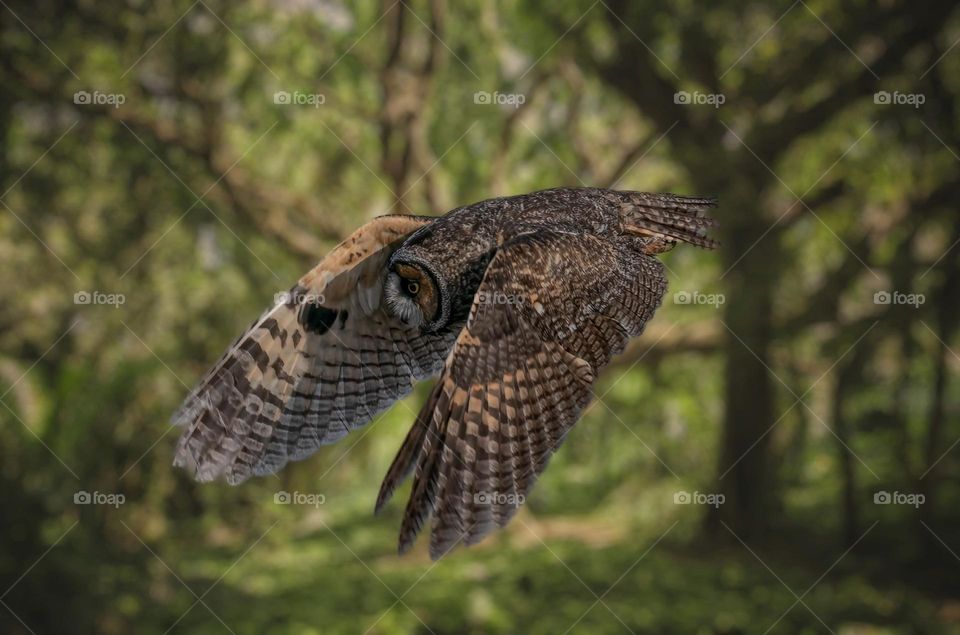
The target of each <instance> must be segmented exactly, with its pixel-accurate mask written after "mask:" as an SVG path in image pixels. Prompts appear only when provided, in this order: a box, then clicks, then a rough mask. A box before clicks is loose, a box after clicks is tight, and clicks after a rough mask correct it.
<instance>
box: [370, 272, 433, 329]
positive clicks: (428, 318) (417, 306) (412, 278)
mask: <svg viewBox="0 0 960 635" xmlns="http://www.w3.org/2000/svg"><path fill="white" fill-rule="evenodd" d="M444 296H445V294H444V289H443V286H442V284H438V278H437V277H436V276H435V275H434V272H433V271H431V270H430V268H429V267H428V266H427V265H426V264H425V263H421V262H405V261H403V260H397V261H395V262H393V263H391V264H390V267H389V270H388V272H387V281H386V284H385V285H384V288H383V297H384V300H385V302H386V305H387V310H388V311H390V313H392V314H394V315H396V316H397V317H398V318H400V319H401V320H402V321H403V322H404V323H405V324H409V325H411V326H417V327H420V328H421V329H423V330H425V331H432V330H434V329H436V328H438V327H439V326H441V325H442V324H443V323H444V321H445V320H446V318H447V315H446V314H447V313H448V312H449V310H448V306H449V304H448V303H447V301H446V298H445V297H444Z"/></svg>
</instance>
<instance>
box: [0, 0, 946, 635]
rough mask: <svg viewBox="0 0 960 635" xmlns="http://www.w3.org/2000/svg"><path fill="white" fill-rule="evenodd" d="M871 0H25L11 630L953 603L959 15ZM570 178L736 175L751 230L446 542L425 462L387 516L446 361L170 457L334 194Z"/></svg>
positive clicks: (6, 206) (870, 616)
mask: <svg viewBox="0 0 960 635" xmlns="http://www.w3.org/2000/svg"><path fill="white" fill-rule="evenodd" d="M881 4H882V6H881V7H874V6H873V3H863V2H854V3H837V2H829V1H824V2H807V3H800V4H795V5H792V6H791V5H790V4H789V3H779V4H776V5H771V4H769V3H768V4H763V3H753V2H748V3H739V2H726V1H724V2H715V3H708V4H704V3H693V2H679V3H669V4H667V3H653V2H639V3H627V2H615V1H610V2H600V3H595V4H591V3H590V2H576V3H552V4H551V3H522V2H499V3H485V2H465V3H445V2H439V1H438V2H429V3H428V2H411V3H409V4H408V3H403V4H399V3H398V4H392V5H391V3H389V2H388V3H383V4H381V3H374V2H360V3H357V4H356V5H353V4H347V3H339V2H328V1H322V2H306V1H305V2H299V1H298V2H292V1H291V2H287V1H284V2H262V1H253V2H238V3H226V2H223V3H221V2H207V1H206V0H204V1H203V2H199V3H196V4H191V3H190V2H188V1H185V0H183V1H182V0H173V1H167V2H160V3H142V2H139V1H137V0H130V1H129V2H126V3H120V4H116V3H100V4H96V3H91V2H80V3H74V4H71V5H69V6H67V5H61V4H58V3H52V2H47V1H46V0H41V1H38V2H34V3H32V4H30V5H29V6H24V7H13V6H12V5H11V7H6V5H4V8H3V9H0V77H2V81H3V86H4V90H3V91H2V92H0V192H2V194H0V203H2V205H0V230H2V231H0V288H2V290H3V292H4V298H5V302H3V303H0V326H2V327H3V328H0V402H2V407H0V421H2V426H0V445H2V447H3V448H4V450H5V451H4V457H3V461H2V463H0V509H2V510H3V512H2V516H3V521H0V539H2V542H3V545H4V547H5V548H4V549H3V551H2V552H0V579H2V580H3V581H4V585H3V587H2V588H0V593H2V595H0V600H2V603H3V605H4V607H6V608H4V607H0V612H2V613H0V625H2V630H3V632H12V633H21V632H23V633H26V632H35V633H45V632H77V633H85V632H98V633H127V632H147V633H152V632H160V633H162V632H174V631H182V632H197V633H219V632H223V631H229V632H234V633H237V634H240V633H263V632H270V633H324V634H326V633H355V632H371V633H424V632H431V633H436V634H438V635H439V634H441V633H564V632H568V629H570V630H569V632H590V633H607V632H610V633H615V632H622V631H624V630H627V631H632V632H637V633H641V632H643V633H704V634H707V633H731V634H732V633H748V632H750V633H752V632H760V633H762V632H765V630H766V629H767V628H768V627H771V630H770V631H769V632H784V633H814V632H823V631H825V630H828V629H829V630H831V631H832V632H835V633H841V634H844V635H848V634H849V635H852V634H854V633H877V634H879V633H950V632H960V630H958V628H960V627H958V624H960V618H958V611H957V608H956V607H957V600H956V598H957V593H958V592H960V589H958V586H957V580H958V579H960V578H958V577H957V575H956V573H957V567H958V565H960V562H958V560H957V558H956V554H957V553H958V552H960V522H958V521H960V515H958V512H957V509H958V505H957V502H958V501H960V486H958V483H957V478H956V477H957V475H958V473H960V462H958V461H960V450H954V451H952V452H951V450H953V446H952V445H951V444H953V443H954V441H955V440H956V438H957V436H958V435H960V429H958V427H957V421H958V418H957V410H958V405H957V404H958V403H960V386H958V385H957V382H956V369H957V360H958V359H960V357H957V354H956V353H955V352H954V351H956V350H960V349H957V347H956V346H955V343H956V342H957V336H956V331H957V325H958V324H957V323H958V319H960V310H958V302H960V284H958V280H960V270H958V266H957V263H958V252H960V247H958V248H957V249H955V250H953V249H951V247H953V246H954V245H956V241H957V240H958V238H960V224H958V222H957V220H956V209H955V208H956V200H958V195H960V192H958V186H957V179H956V173H957V163H956V160H957V152H958V148H960V122H958V110H957V104H956V97H957V94H958V91H960V85H958V78H960V73H958V72H957V70H958V68H960V53H958V52H957V50H956V49H953V48H952V46H951V44H953V43H955V41H956V39H957V35H958V33H957V29H958V22H957V16H956V15H954V14H955V13H956V12H955V11H952V10H951V9H950V8H949V7H946V6H945V7H939V8H937V7H932V8H930V10H929V11H927V12H921V11H918V10H915V7H912V6H911V5H909V4H908V3H902V2H886V3H881ZM781 5H782V6H781ZM404 7H405V8H404ZM921 13H922V14H923V15H921ZM401 14H402V16H403V17H402V21H401V22H399V24H401V25H402V28H399V29H398V21H400V20H401V17H400V16H401ZM398 31H399V32H401V33H402V35H401V36H397V35H396V33H397V32H398ZM397 37H399V38H400V39H399V41H395V38H397ZM394 43H396V44H397V46H396V54H395V55H393V56H391V51H392V50H393V47H392V45H393V44H394ZM674 90H683V91H689V92H693V91H700V92H701V93H722V94H723V95H724V96H725V103H724V104H723V105H722V106H721V107H719V108H713V107H712V106H707V105H682V104H677V103H675V100H674V96H673V95H672V94H671V93H672V92H673V91H674ZM879 90H886V91H891V92H892V91H900V92H901V93H920V94H923V95H925V97H926V104H925V105H924V106H923V107H922V108H919V109H916V108H913V107H911V106H906V105H902V106H895V105H883V104H878V103H877V102H876V100H875V98H874V93H875V92H876V91H879ZM78 91H87V92H88V93H94V92H96V91H99V93H100V94H102V95H113V96H116V95H122V96H123V103H122V104H120V105H119V106H117V107H114V106H113V105H111V104H109V103H77V102H76V100H75V95H76V94H78ZM278 92H286V93H289V94H301V95H305V96H312V97H316V96H322V98H323V103H322V104H317V105H316V107H314V105H312V104H300V105H296V104H283V103H277V101H276V99H275V96H276V94H278ZM480 92H485V93H490V94H493V93H500V94H502V95H507V96H513V97H514V101H516V99H515V98H516V96H517V95H520V96H522V97H523V104H522V105H519V106H518V107H517V106H515V105H509V104H502V105H491V104H485V103H480V102H482V100H478V98H477V94H478V93H480ZM581 183H582V184H587V185H598V186H616V187H620V188H624V189H639V190H673V191H677V192H680V193H697V194H704V195H710V194H716V195H719V196H720V198H721V207H720V209H719V211H718V217H719V218H720V220H721V222H722V224H723V225H722V228H721V232H722V234H723V236H722V237H723V239H724V241H725V243H726V244H725V247H724V248H723V249H722V250H720V251H718V252H713V253H707V252H701V251H698V250H694V249H683V248H678V249H677V250H676V251H675V252H673V253H671V254H669V255H668V256H666V257H665V262H666V264H667V265H668V267H669V273H670V283H671V290H670V291H669V292H668V294H667V296H666V298H665V300H664V306H663V307H662V308H661V310H660V311H659V312H658V314H657V317H656V319H655V320H654V321H653V323H652V324H651V325H650V326H649V329H648V332H647V333H646V334H645V335H644V337H643V338H641V339H640V340H639V341H638V342H635V343H634V344H633V345H632V346H631V347H630V348H629V349H628V350H627V351H626V352H625V354H624V356H623V357H621V358H619V359H618V361H617V362H616V363H615V364H614V365H613V366H612V367H611V368H610V369H608V370H607V371H606V372H605V373H604V374H603V375H602V376H601V378H600V380H599V381H598V383H597V385H596V393H597V397H598V399H597V400H595V402H594V404H593V405H592V406H591V407H590V408H589V409H588V410H587V412H586V413H585V415H584V417H583V420H582V421H581V422H580V423H579V424H578V425H577V426H576V427H575V428H574V430H573V431H572V432H571V434H570V435H569V438H568V439H567V440H566V442H565V445H564V447H563V449H562V451H560V452H559V453H558V454H557V455H556V456H555V457H554V458H553V460H552V463H551V467H550V469H549V470H548V471H547V472H546V473H545V474H544V476H543V477H542V478H541V479H540V482H539V483H538V485H537V487H536V489H535V490H534V492H533V494H532V496H531V498H530V500H529V501H528V502H527V504H526V506H525V507H524V508H523V509H522V511H521V512H520V513H519V515H518V516H517V518H516V520H515V521H514V522H513V523H512V524H511V525H510V526H509V527H508V528H507V530H505V531H503V532H501V533H499V534H496V535H494V536H492V537H490V538H488V539H487V540H485V541H484V542H483V543H482V544H481V545H478V546H476V547H474V548H471V549H469V550H458V551H456V552H454V553H452V554H450V556H448V557H447V558H445V559H444V560H442V561H441V562H440V563H438V564H432V563H430V562H429V560H428V558H427V555H426V549H425V546H424V545H423V544H418V546H417V547H416V549H415V550H414V553H413V554H412V555H409V556H405V557H399V556H397V555H395V541H396V530H397V528H398V526H399V522H400V517H401V512H402V506H403V500H404V499H405V496H406V494H407V489H406V488H404V489H403V490H402V491H401V492H399V493H398V494H397V497H396V500H394V501H393V503H392V504H391V506H390V507H389V508H388V510H387V511H386V512H385V513H384V514H383V515H382V517H377V518H375V517H373V516H372V507H373V501H374V500H375V497H376V492H377V488H378V486H379V482H380V479H381V478H382V475H383V473H384V472H385V470H386V468H387V466H388V465H389V463H390V461H391V459H392V456H393V453H394V452H395V451H396V449H397V448H398V447H399V445H400V443H401V440H402V439H403V437H404V435H405V434H406V430H407V428H408V426H409V425H410V423H411V421H412V419H413V417H414V413H416V411H417V410H418V408H419V407H420V405H421V404H422V403H423V401H424V399H425V397H426V394H427V389H428V386H421V387H419V388H418V390H417V391H416V392H415V394H414V395H413V396H411V397H410V398H408V399H406V400H404V401H403V402H401V403H400V404H397V405H396V406H394V407H393V408H392V409H391V410H390V411H388V412H386V413H384V414H382V415H381V416H380V417H379V418H378V419H377V420H376V421H374V422H373V423H372V424H370V425H369V426H368V427H367V428H366V429H364V430H362V431H358V432H355V433H354V434H352V435H350V436H349V437H348V438H347V439H345V440H344V441H343V442H341V443H340V444H338V445H335V446H331V447H327V448H324V449H322V450H321V451H320V452H318V453H317V454H316V455H315V456H313V457H311V458H310V459H308V460H305V461H303V462H301V463H297V464H295V465H291V466H289V467H288V468H287V469H286V470H284V471H283V472H282V473H281V474H280V475H278V476H277V477H275V478H262V479H257V480H254V481H252V482H249V483H246V484H244V485H243V486H242V487H239V488H231V487H229V486H227V485H225V484H210V485H204V486H199V485H197V484H195V483H193V482H192V481H191V480H190V479H189V477H188V475H186V474H184V473H182V472H179V471H174V470H173V468H172V467H171V465H170V462H171V457H172V449H173V446H174V443H175V438H176V431H175V430H172V429H170V427H169V426H168V424H167V421H168V419H169V416H170V414H171V413H172V412H173V411H174V409H175V408H176V406H177V405H178V403H179V402H180V401H181V400H182V399H183V397H184V396H185V394H186V393H187V391H188V390H189V388H190V387H191V386H192V385H193V384H194V383H195V382H196V380H197V379H198V378H199V377H200V376H201V375H202V373H203V372H204V371H205V370H206V369H207V368H208V367H209V366H210V365H211V364H212V363H213V362H214V361H215V360H216V359H217V358H218V356H219V355H220V353H221V352H222V351H223V349H224V348H225V347H226V346H227V345H228V343H229V342H230V341H231V340H232V338H233V337H234V336H235V335H236V333H238V332H239V331H240V330H241V329H243V328H244V327H245V326H246V325H247V323H248V322H249V321H250V320H252V319H253V318H254V317H255V316H256V315H258V314H259V312H260V311H261V310H262V308H263V307H265V306H266V305H268V304H269V303H270V302H271V301H272V297H273V294H274V293H276V292H279V291H282V290H285V289H287V288H288V287H289V286H290V284H291V283H292V282H293V281H294V280H296V279H297V278H298V277H299V276H300V275H301V273H302V272H303V271H305V270H306V269H307V268H308V267H310V266H312V264H313V263H314V262H316V261H317V260H318V259H319V258H320V257H321V256H322V255H323V254H324V253H325V251H326V250H328V249H329V248H330V247H331V246H333V245H334V244H335V243H336V242H337V241H338V240H339V239H340V238H342V237H343V235H344V234H345V233H346V232H347V231H349V230H350V229H351V228H353V227H356V226H358V225H360V224H361V223H363V222H365V221H366V220H368V219H370V218H371V217H373V216H375V215H377V214H381V213H385V212H388V211H392V210H406V211H414V212H416V213H433V214H438V213H442V212H444V211H446V210H447V209H450V208H453V207H455V206H457V205H460V204H464V203H468V202H472V201H476V200H480V199H484V198H488V197H490V196H496V195H505V194H511V193H519V192H524V191H530V190H534V189H539V188H543V187H552V186H556V185H561V184H566V185H578V184H581ZM798 197H802V198H803V200H804V202H803V203H799V202H797V199H798ZM84 292H86V293H100V294H104V295H106V296H112V297H113V298H114V299H116V298H118V297H122V300H123V301H122V303H119V304H118V305H117V306H114V305H110V304H98V303H82V302H81V303H77V300H76V298H75V294H77V293H84ZM877 292H899V293H903V294H923V296H924V302H923V303H920V304H917V305H916V306H911V305H904V304H897V303H892V304H889V305H885V304H882V303H881V304H877V303H876V302H875V300H874V298H875V294H876V293H877ZM675 293H688V294H702V295H704V296H713V297H716V296H717V294H720V295H721V296H722V297H723V300H722V301H720V302H715V303H713V304H703V303H697V302H693V303H685V302H683V301H681V300H678V299H677V296H675V295H674V294H675ZM951 346H953V348H952V349H951V348H950V347H951ZM745 368H746V369H747V370H748V371H752V372H744V369H745ZM768 394H769V395H770V399H769V400H766V399H765V397H764V396H765V395H768ZM798 399H802V403H798V401H797V400H798ZM742 413H747V414H746V415H743V414H742ZM281 491H285V492H301V493H305V494H309V495H313V496H322V497H323V502H322V504H318V505H316V506H310V505H279V504H276V503H275V495H276V494H277V493H278V492H281ZM881 491H889V492H901V493H905V494H916V493H922V494H923V495H924V496H925V503H924V504H923V505H921V506H920V507H911V506H909V505H875V504H874V496H875V495H876V494H877V493H878V492H881ZM78 492H89V493H95V492H96V493H100V494H105V495H122V496H123V497H124V500H123V502H122V504H119V505H118V506H111V505H108V504H102V505H82V504H75V502H74V497H75V495H76V494H77V493H78ZM683 492H686V493H704V494H708V493H709V494H717V493H723V494H724V495H726V497H727V500H726V503H724V504H723V505H722V506H721V507H720V508H719V509H713V508H710V507H707V506H704V505H680V504H676V503H675V496H676V495H677V494H678V493H683ZM422 542H423V540H421V543H422ZM848 549H850V551H849V552H848ZM834 565H835V566H834ZM821 576H822V577H821ZM808 589H809V592H808V593H807V594H805V592H807V591H808ZM598 596H599V598H600V599H599V600H598ZM797 596H800V597H801V598H802V601H800V602H799V603H798V601H797ZM4 611H5V612H4ZM774 624H775V625H776V626H775V627H773V626H772V625H774Z"/></svg>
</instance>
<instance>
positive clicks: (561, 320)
mask: <svg viewBox="0 0 960 635" xmlns="http://www.w3.org/2000/svg"><path fill="white" fill-rule="evenodd" d="M715 206H716V201H715V200H714V199H709V198H689V197H683V196H676V195H671V194H648V193H641V192H622V191H614V190H604V189H593V188H558V189H551V190H544V191H540V192H534V193H531V194H525V195H522V196H511V197H506V198H496V199H491V200H487V201H483V202H480V203H475V204H473V205H467V206H465V207H460V208H457V209H455V210H453V211H451V212H449V213H447V214H446V215H444V216H441V217H438V218H432V217H424V216H401V215H394V216H381V217H379V218H375V219H374V220H372V221H370V222H369V223H367V224H366V225H364V226H363V227H361V228H360V229H358V230H357V231H356V232H354V233H353V235H351V236H350V237H349V238H347V239H346V240H345V241H344V242H343V243H341V244H340V245H339V246H337V247H336V248H335V249H334V250H333V251H331V252H330V253H329V254H328V255H327V256H326V257H325V258H324V259H323V260H322V261H321V262H320V264H319V265H317V266H316V267H315V268H314V269H313V270H311V271H310V272H309V273H307V274H306V275H305V276H304V277H303V278H301V279H300V281H299V283H298V284H297V285H296V286H294V287H293V289H291V291H290V292H289V293H288V294H285V297H283V298H282V299H281V301H279V302H278V303H277V304H276V306H274V307H273V308H271V309H270V310H268V311H267V312H266V313H264V314H263V316H261V317H260V319H258V320H257V321H256V322H254V323H253V325H252V326H251V327H250V328H249V329H247V331H246V332H245V333H244V334H243V335H241V336H240V338H239V339H238V340H237V341H236V342H235V343H234V344H233V346H231V347H230V348H229V350H228V351H227V352H226V354H225V355H224V356H223V357H222V358H221V359H220V361H219V362H218V363H217V364H216V366H214V367H213V369H212V370H210V371H209V372H208V373H207V375H206V376H205V377H204V378H203V380H202V381H201V382H200V385H199V386H198V387H197V388H196V389H195V390H194V391H193V392H192V393H191V394H190V396H189V397H187V399H186V401H185V402H184V404H183V406H182V407H181V408H180V410H179V411H178V412H177V413H176V415H174V419H173V420H174V423H176V424H179V425H183V426H184V427H185V430H184V432H183V435H182V436H181V437H180V441H179V444H178V446H177V450H176V458H175V461H174V463H175V465H178V466H183V467H186V468H188V469H189V470H191V471H192V472H193V474H194V475H195V476H196V478H197V479H199V480H201V481H210V480H213V479H216V478H218V477H221V476H222V477H224V478H225V479H226V480H227V481H228V482H229V483H231V484H237V483H240V482H242V481H244V480H246V479H247V478H248V477H250V476H251V475H262V474H269V473H273V472H276V471H277V470H279V469H280V468H282V467H283V466H284V465H285V464H286V463H287V462H288V461H296V460H300V459H303V458H305V457H307V456H309V455H310V454H312V453H313V452H315V451H316V450H317V448H318V447H320V446H321V445H326V444H329V443H333V442H334V441H337V440H339V439H341V438H342V437H344V436H345V435H346V434H347V433H348V432H350V431H351V430H352V429H354V428H357V427H359V426H361V425H363V424H365V423H367V422H368V421H370V420H371V419H372V418H373V417H374V415H376V414H377V413H378V412H380V411H382V410H384V409H385V408H387V407H389V406H390V405H391V404H392V403H394V402H395V401H397V400H398V399H400V398H401V397H403V396H404V395H406V394H408V393H409V392H410V391H411V389H412V386H413V383H414V382H415V381H416V380H419V379H425V378H427V377H430V376H433V375H436V374H438V373H439V374H440V378H439V380H438V381H437V383H436V385H435V386H434V387H433V391H432V392H431V394H430V396H429V398H428V400H427V402H426V405H424V406H423V409H422V410H421V411H420V413H419V415H418V416H417V418H416V421H415V422H414V424H413V427H412V428H411V429H410V432H409V433H408V434H407V437H406V439H405V440H404V442H403V445H402V446H401V447H400V451H399V453H398V454H397V456H396V458H395V459H394V461H393V464H392V465H391V466H390V469H389V470H388V472H387V475H386V477H385V478H384V481H383V485H382V486H381V489H380V495H379V497H378V498H377V502H376V510H378V511H379V510H380V509H381V508H382V507H383V505H384V504H385V503H386V502H387V500H388V499H389V498H390V496H391V494H392V493H393V491H394V489H395V488H396V487H397V485H398V484H399V483H400V482H401V481H403V480H404V479H405V478H406V477H407V476H408V475H409V474H410V473H411V472H413V473H414V483H413V489H412V492H411V494H410V499H409V501H408V502H407V507H406V512H405V514H404V517H403V521H402V526H401V529H400V552H401V553H402V552H404V551H406V550H407V549H408V548H409V547H410V546H411V545H412V544H413V541H414V539H415V537H416V535H417V533H418V532H419V531H420V529H421V527H422V525H423V523H424V522H426V520H427V519H428V518H429V517H431V516H433V530H432V533H431V539H430V554H431V556H432V557H433V558H434V559H436V558H438V557H440V556H441V555H443V554H444V553H446V552H447V551H448V550H449V549H450V548H452V547H453V546H454V545H456V544H457V543H458V542H459V541H463V542H464V543H465V544H472V543H475V542H478V541H479V540H480V539H481V538H482V537H483V536H484V535H485V534H487V533H488V532H489V531H491V530H492V529H493V528H494V527H503V526H504V525H505V524H506V523H507V522H508V521H509V520H510V518H511V517H512V516H513V514H514V513H515V512H516V510H517V508H518V506H519V505H520V504H521V503H522V502H523V501H524V499H525V497H526V495H527V494H528V493H529V491H530V489H531V487H532V486H533V483H534V481H535V480H536V478H537V476H538V475H539V474H541V473H542V472H543V470H544V469H545V468H546V466H547V462H548V460H549V458H550V455H551V454H552V453H553V452H554V451H555V450H556V449H557V447H558V446H559V445H560V444H561V443H562V442H563V439H564V437H565V436H566V434H567V432H568V431H569V430H570V428H571V427H572V426H573V424H574V423H575V422H576V421H577V419H578V418H579V416H580V413H581V412H582V411H583V409H584V407H585V406H586V405H587V403H588V402H589V401H590V398H591V395H592V392H591V389H592V386H593V382H594V380H595V378H596V376H597V373H598V372H599V371H600V369H602V368H603V367H604V365H606V364H607V362H609V361H610V358H611V357H612V356H613V355H615V354H616V353H619V352H620V351H621V350H623V348H624V346H625V345H626V343H627V341H628V340H629V339H630V338H631V337H636V336H637V335H640V333H641V332H642V331H643V328H644V325H645V324H646V322H647V320H649V319H650V317H651V316H652V315H653V313H654V311H655V310H656V308H657V307H658V306H659V305H660V301H661V299H662V298H663V294H664V292H665V290H666V279H665V277H664V273H663V265H662V264H661V263H660V261H659V260H658V259H657V258H655V255H656V254H659V253H662V252H664V251H667V250H669V249H671V248H672V247H673V246H674V245H675V244H676V243H677V242H679V241H682V242H687V243H692V244H694V245H698V246H700V247H706V248H712V247H714V246H716V242H715V241H713V240H712V239H710V238H708V237H707V235H706V233H707V229H708V228H710V227H713V226H714V225H715V222H714V221H713V220H711V219H709V218H706V217H704V216H703V213H704V212H705V211H706V210H707V209H708V208H711V207H715Z"/></svg>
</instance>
